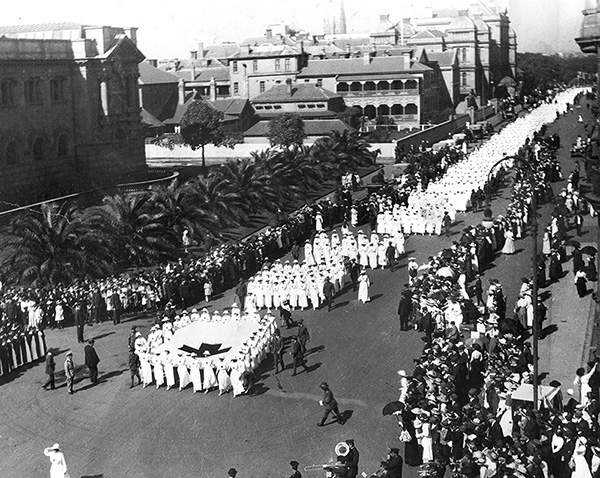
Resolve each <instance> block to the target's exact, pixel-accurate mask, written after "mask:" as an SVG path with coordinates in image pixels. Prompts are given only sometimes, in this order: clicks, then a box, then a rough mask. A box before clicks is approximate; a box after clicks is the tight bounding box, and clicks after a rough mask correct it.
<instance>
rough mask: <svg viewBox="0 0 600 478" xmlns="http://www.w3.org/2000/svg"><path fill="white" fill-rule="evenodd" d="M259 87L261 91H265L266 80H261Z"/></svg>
mask: <svg viewBox="0 0 600 478" xmlns="http://www.w3.org/2000/svg"><path fill="white" fill-rule="evenodd" d="M258 89H259V91H260V92H261V93H264V92H265V82H264V81H261V82H260V83H259V84H258Z"/></svg>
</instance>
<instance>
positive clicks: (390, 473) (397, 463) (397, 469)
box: [381, 448, 404, 478]
mask: <svg viewBox="0 0 600 478" xmlns="http://www.w3.org/2000/svg"><path fill="white" fill-rule="evenodd" d="M403 465H404V461H403V460H402V457H401V456H400V450H399V449H398V448H390V452H389V453H388V456H387V460H385V461H382V462H381V467H382V468H383V469H384V470H385V471H386V475H385V476H386V477H387V478H402V466H403Z"/></svg>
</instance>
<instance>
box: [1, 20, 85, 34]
mask: <svg viewBox="0 0 600 478" xmlns="http://www.w3.org/2000/svg"><path fill="white" fill-rule="evenodd" d="M82 27H83V25H82V24H81V23H73V22H63V23H38V24H34V25H9V26H4V27H2V26H0V35H11V34H15V33H28V32H44V31H56V30H77V29H79V28H82Z"/></svg>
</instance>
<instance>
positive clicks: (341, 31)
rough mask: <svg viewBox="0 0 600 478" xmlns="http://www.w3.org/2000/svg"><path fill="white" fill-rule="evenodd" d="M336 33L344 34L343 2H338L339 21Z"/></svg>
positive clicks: (341, 0)
mask: <svg viewBox="0 0 600 478" xmlns="http://www.w3.org/2000/svg"><path fill="white" fill-rule="evenodd" d="M337 33H341V34H344V33H346V12H345V10H344V0H340V19H339V24H338V31H337Z"/></svg>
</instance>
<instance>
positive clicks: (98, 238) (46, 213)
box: [2, 203, 113, 287]
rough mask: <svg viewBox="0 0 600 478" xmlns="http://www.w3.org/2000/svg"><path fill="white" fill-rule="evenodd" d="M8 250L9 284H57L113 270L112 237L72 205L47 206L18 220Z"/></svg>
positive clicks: (5, 262)
mask: <svg viewBox="0 0 600 478" xmlns="http://www.w3.org/2000/svg"><path fill="white" fill-rule="evenodd" d="M10 234H11V238H10V239H9V240H8V241H7V242H6V243H5V244H4V246H3V255H4V256H5V259H4V261H3V263H2V268H3V270H5V271H8V280H9V282H13V283H20V284H24V285H30V286H34V287H43V286H56V285H58V284H67V283H72V282H73V281H75V280H77V279H85V278H88V277H92V278H99V277H104V276H106V275H108V274H111V273H112V272H113V260H112V253H111V250H110V241H109V237H108V236H106V235H105V234H103V233H102V232H101V231H98V230H95V229H94V228H93V227H92V225H91V224H89V223H87V222H86V220H85V215H84V214H82V213H81V211H80V210H79V209H78V208H77V206H76V205H75V204H73V203H63V204H61V205H59V204H57V203H45V204H43V205H42V206H41V208H40V209H39V210H34V209H30V210H28V211H27V212H26V213H24V214H23V215H20V216H18V217H17V218H15V219H14V220H13V221H12V223H11V226H10Z"/></svg>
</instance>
